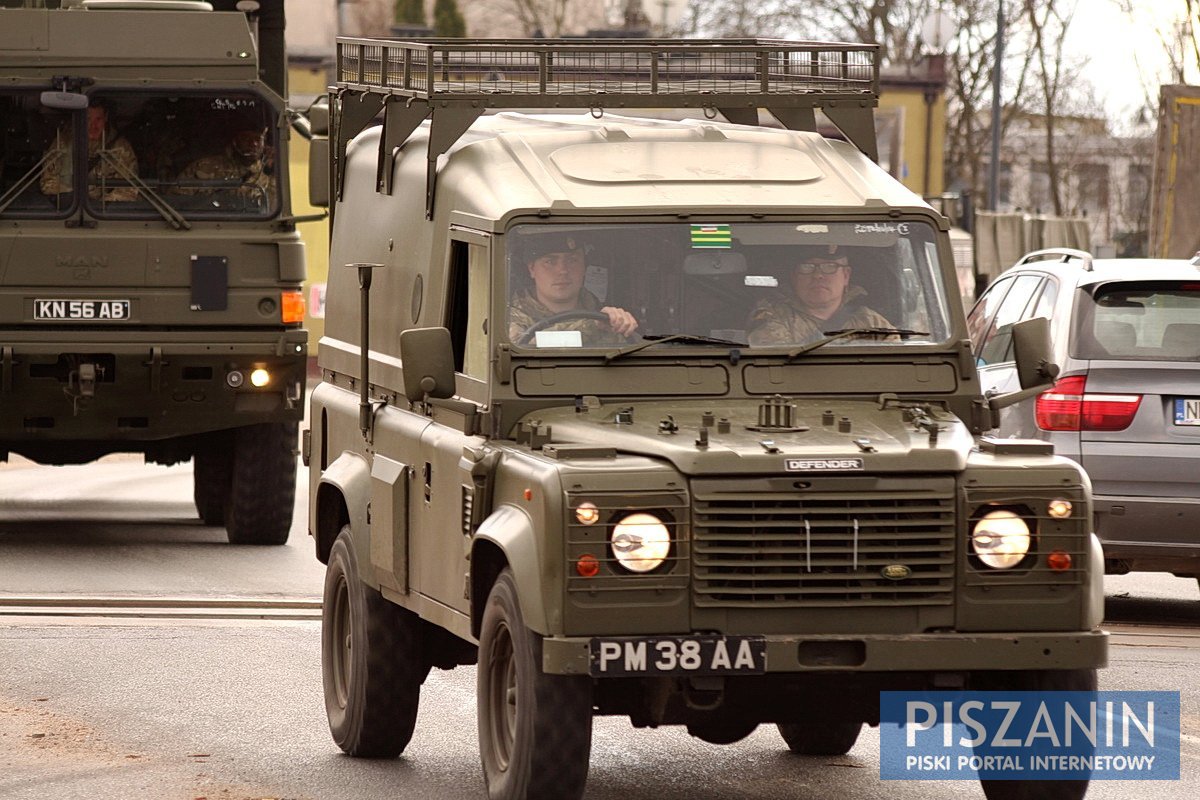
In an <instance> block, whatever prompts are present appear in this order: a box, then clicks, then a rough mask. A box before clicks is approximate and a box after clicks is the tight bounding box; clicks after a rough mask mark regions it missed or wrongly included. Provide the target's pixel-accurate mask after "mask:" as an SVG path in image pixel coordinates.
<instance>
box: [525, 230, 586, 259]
mask: <svg viewBox="0 0 1200 800" xmlns="http://www.w3.org/2000/svg"><path fill="white" fill-rule="evenodd" d="M517 247H518V250H517V252H519V253H520V254H521V258H523V259H524V260H525V261H534V260H536V259H539V258H541V257H542V256H544V255H546V254H547V253H573V252H577V251H579V252H582V251H584V249H585V247H584V241H583V239H581V238H580V236H579V234H577V233H575V232H574V231H554V232H546V233H525V234H520V235H518V237H517Z"/></svg>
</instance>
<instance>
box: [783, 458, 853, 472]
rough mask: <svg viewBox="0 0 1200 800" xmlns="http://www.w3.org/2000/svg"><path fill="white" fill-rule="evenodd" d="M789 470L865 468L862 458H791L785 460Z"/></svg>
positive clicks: (825, 470) (785, 466) (840, 470)
mask: <svg viewBox="0 0 1200 800" xmlns="http://www.w3.org/2000/svg"><path fill="white" fill-rule="evenodd" d="M783 466H784V469H786V470H787V471H788V472H845V471H847V470H858V469H862V468H863V460H862V459H861V458H789V459H787V460H786V461H784V462H783Z"/></svg>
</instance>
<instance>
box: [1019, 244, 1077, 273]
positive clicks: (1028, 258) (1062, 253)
mask: <svg viewBox="0 0 1200 800" xmlns="http://www.w3.org/2000/svg"><path fill="white" fill-rule="evenodd" d="M1052 258H1056V259H1058V261H1059V263H1061V264H1066V263H1067V262H1068V261H1070V260H1071V259H1073V258H1075V259H1078V260H1080V261H1082V262H1083V269H1084V271H1086V272H1091V271H1092V254H1091V253H1089V252H1087V251H1086V250H1072V249H1070V248H1069V247H1051V248H1049V249H1046V250H1034V251H1033V252H1032V253H1026V254H1025V255H1023V256H1022V257H1021V260H1020V261H1018V262H1017V264H1016V266H1018V267H1023V266H1025V265H1026V264H1029V263H1031V262H1033V261H1049V260H1050V259H1052Z"/></svg>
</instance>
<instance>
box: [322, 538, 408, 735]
mask: <svg viewBox="0 0 1200 800" xmlns="http://www.w3.org/2000/svg"><path fill="white" fill-rule="evenodd" d="M420 624H421V623H420V620H419V619H417V617H416V616H415V615H414V614H413V613H412V612H411V611H408V610H407V609H403V608H401V607H400V606H397V605H395V604H394V603H391V602H388V601H387V600H385V599H384V598H383V595H381V594H380V593H379V592H377V591H375V590H374V589H372V588H371V587H369V586H367V585H366V584H365V583H363V582H362V580H361V579H360V578H359V576H358V565H357V563H356V562H355V559H354V552H353V550H352V547H351V543H350V526H348V525H347V526H346V527H344V528H342V532H341V534H339V535H338V538H337V541H335V542H334V543H333V548H332V549H331V550H330V551H329V567H328V569H327V570H326V572H325V596H324V603H323V604H322V609H321V678H322V682H323V684H324V687H325V713H326V715H327V716H328V717H329V732H330V733H331V734H333V741H334V742H336V743H337V746H338V747H340V748H342V750H344V751H345V752H347V753H349V754H350V755H352V756H359V757H362V758H394V757H396V756H398V755H400V753H402V752H404V748H405V747H406V746H408V742H409V740H410V739H412V734H413V728H414V727H415V726H416V724H417V704H418V701H419V699H420V693H421V683H422V682H424V680H425V676H426V675H427V674H428V672H429V668H428V666H427V665H426V664H425V659H424V657H423V656H422V654H421V652H420V647H419V643H420V640H421V638H420V628H419V626H420Z"/></svg>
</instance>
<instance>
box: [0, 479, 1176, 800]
mask: <svg viewBox="0 0 1200 800" xmlns="http://www.w3.org/2000/svg"><path fill="white" fill-rule="evenodd" d="M190 497H191V476H190V467H189V466H180V467H171V468H163V467H152V466H145V465H141V464H139V463H136V462H134V461H132V460H130V459H121V458H115V459H108V460H106V461H105V462H103V463H100V464H96V465H91V466H87V467H69V468H42V467H34V466H31V465H27V464H21V463H17V464H10V465H0V603H3V602H4V601H5V600H6V599H7V600H8V601H10V602H15V598H22V600H21V601H20V602H23V603H27V602H28V598H30V597H40V598H43V599H44V598H47V597H51V598H52V597H59V598H62V597H70V596H72V595H88V596H91V595H107V596H120V597H126V598H131V599H133V600H134V601H138V600H140V601H141V602H143V603H146V604H153V603H155V602H157V601H155V600H154V599H153V598H156V597H158V596H160V595H169V596H173V597H191V598H208V599H221V598H224V599H227V600H228V601H229V602H231V603H233V604H234V605H235V606H238V605H245V606H247V607H249V606H251V605H252V604H253V601H254V600H257V599H263V600H267V601H270V602H273V603H276V604H281V603H282V601H285V600H296V601H299V602H298V606H299V607H300V608H301V610H300V611H299V612H297V614H296V616H298V617H301V619H298V620H290V619H265V620H258V619H245V618H243V619H218V618H176V617H171V616H169V615H170V614H172V613H174V612H172V611H171V610H167V611H165V612H164V614H167V615H168V616H167V617H165V618H137V617H132V618H116V617H103V616H83V617H74V618H73V617H66V616H46V615H42V614H38V615H13V614H12V613H8V614H0V798H4V799H5V800H7V799H8V798H21V799H22V800H24V799H25V798H29V800H42V799H43V798H93V799H95V800H109V799H111V800H126V799H127V798H165V799H168V800H174V798H184V799H186V800H196V799H197V798H206V800H217V799H218V798H220V800H259V799H260V798H288V799H289V800H341V799H342V798H346V799H347V800H349V799H350V798H355V800H357V799H358V798H393V797H400V798H408V797H412V798H422V799H424V798H429V799H430V800H451V799H455V800H457V798H478V797H482V791H483V787H482V781H481V778H480V769H479V763H478V746H477V739H476V734H475V701H474V670H473V669H470V668H460V669H458V670H455V671H452V672H438V671H435V672H434V673H433V674H431V676H430V678H429V680H428V682H427V683H426V686H425V688H424V691H423V695H422V706H421V716H420V719H419V721H418V726H417V733H416V735H415V737H414V739H413V742H412V744H411V745H410V746H409V749H408V750H407V751H406V753H405V755H404V756H403V757H402V758H399V759H394V760H388V761H358V760H354V759H350V758H348V757H345V756H343V755H341V754H340V753H339V752H338V750H337V748H336V747H335V746H334V745H333V743H332V741H331V740H330V738H329V734H328V729H327V726H326V721H325V715H324V708H323V701H322V695H321V676H320V667H319V635H320V630H319V624H318V623H317V622H315V621H312V620H306V619H304V617H305V616H306V615H307V616H311V615H312V613H313V612H312V610H311V606H312V605H313V604H312V602H311V601H313V600H315V599H317V598H319V595H320V586H321V578H322V569H321V567H320V565H319V564H317V563H316V561H315V559H314V558H313V556H312V550H311V544H310V543H309V541H308V538H307V535H306V533H305V531H304V524H303V513H302V510H303V508H304V497H303V486H302V487H301V491H300V493H299V495H298V497H297V506H298V509H299V510H300V513H298V514H297V518H296V524H295V526H294V527H293V531H292V536H291V538H290V540H289V542H288V544H287V545H286V546H284V547H277V548H267V547H263V548H244V547H241V548H234V547H230V546H229V545H227V544H225V543H224V534H223V531H221V530H219V529H208V528H205V527H203V526H202V525H200V523H199V522H198V521H197V520H196V519H195V514H194V510H193V508H192V506H191V501H190ZM1108 590H1109V591H1108V594H1109V611H1110V618H1112V619H1114V620H1117V621H1118V622H1117V623H1116V629H1117V630H1118V633H1117V634H1116V635H1115V636H1114V642H1113V647H1112V665H1111V666H1110V668H1109V669H1107V670H1105V671H1104V672H1102V674H1101V683H1102V688H1106V689H1117V688H1121V689H1164V690H1179V691H1181V692H1182V694H1183V709H1184V722H1183V727H1184V740H1183V747H1182V752H1183V780H1181V781H1178V782H1154V783H1140V784H1139V783H1130V782H1099V781H1098V782H1094V783H1093V785H1092V789H1091V791H1090V792H1089V794H1088V797H1089V798H1111V799H1113V800H1116V799H1117V798H1135V799H1136V798H1151V797H1153V798H1155V800H1160V799H1162V800H1167V799H1171V800H1174V798H1180V800H1182V799H1183V798H1189V800H1190V799H1191V798H1195V797H1197V796H1200V714H1197V709H1200V689H1198V688H1197V687H1196V685H1195V680H1194V676H1195V675H1196V674H1197V672H1198V671H1200V638H1197V637H1198V636H1200V591H1198V590H1197V586H1196V583H1195V582H1194V581H1183V580H1180V579H1175V578H1170V577H1167V576H1149V575H1138V576H1127V577H1120V578H1110V579H1109V584H1108ZM304 601H308V606H307V608H309V610H308V611H304V610H303V608H304V607H305V606H304ZM9 611H10V612H11V611H12V609H9ZM124 613H133V614H137V613H139V612H138V611H137V610H136V609H135V610H133V611H127V612H124ZM249 613H250V614H251V615H253V614H254V613H255V612H254V611H253V609H249ZM1164 621H1169V622H1172V623H1176V624H1183V625H1189V624H1190V625H1192V626H1193V627H1164V626H1162V625H1161V623H1162V622H1164ZM878 746H879V737H878V733H877V732H876V731H874V730H868V731H865V732H864V734H863V736H862V737H861V738H860V740H859V742H858V744H857V745H856V746H855V748H854V749H853V750H852V751H851V752H850V754H849V755H847V756H844V757H838V758H801V757H796V756H793V755H791V754H789V753H788V752H787V751H786V749H785V748H784V747H783V744H782V741H781V740H780V739H779V737H778V735H777V733H776V732H775V731H774V729H773V728H771V727H769V726H764V727H762V728H760V729H759V730H758V732H756V733H755V734H754V735H753V736H751V737H749V738H748V739H745V740H743V741H742V742H739V743H737V744H735V745H728V746H723V747H722V746H715V745H709V744H706V743H703V742H700V741H699V740H696V739H692V738H691V737H689V736H688V735H687V734H686V732H684V731H682V730H681V729H672V728H667V729H661V730H656V731H645V730H635V729H633V728H632V727H631V726H630V725H629V723H628V721H627V720H625V719H618V718H605V719H598V720H597V721H596V722H595V726H594V743H593V755H592V761H591V774H590V778H589V784H588V793H587V798H589V800H640V799H641V798H653V799H654V800H675V799H676V798H678V799H679V800H683V798H687V799H688V800H693V799H694V798H711V799H712V800H751V799H753V800H784V799H785V798H786V799H787V800H808V799H809V798H813V799H814V800H815V799H816V798H828V797H833V796H837V797H839V798H844V799H845V800H859V799H860V798H870V797H880V796H884V795H885V794H886V796H888V797H894V798H901V799H906V798H914V799H915V798H934V799H940V798H978V797H982V793H981V791H980V790H979V788H978V785H977V784H976V783H975V782H973V781H970V782H968V781H955V782H950V781H936V782H908V781H904V782H888V783H881V782H880V780H879V767H878V763H879V762H878Z"/></svg>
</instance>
